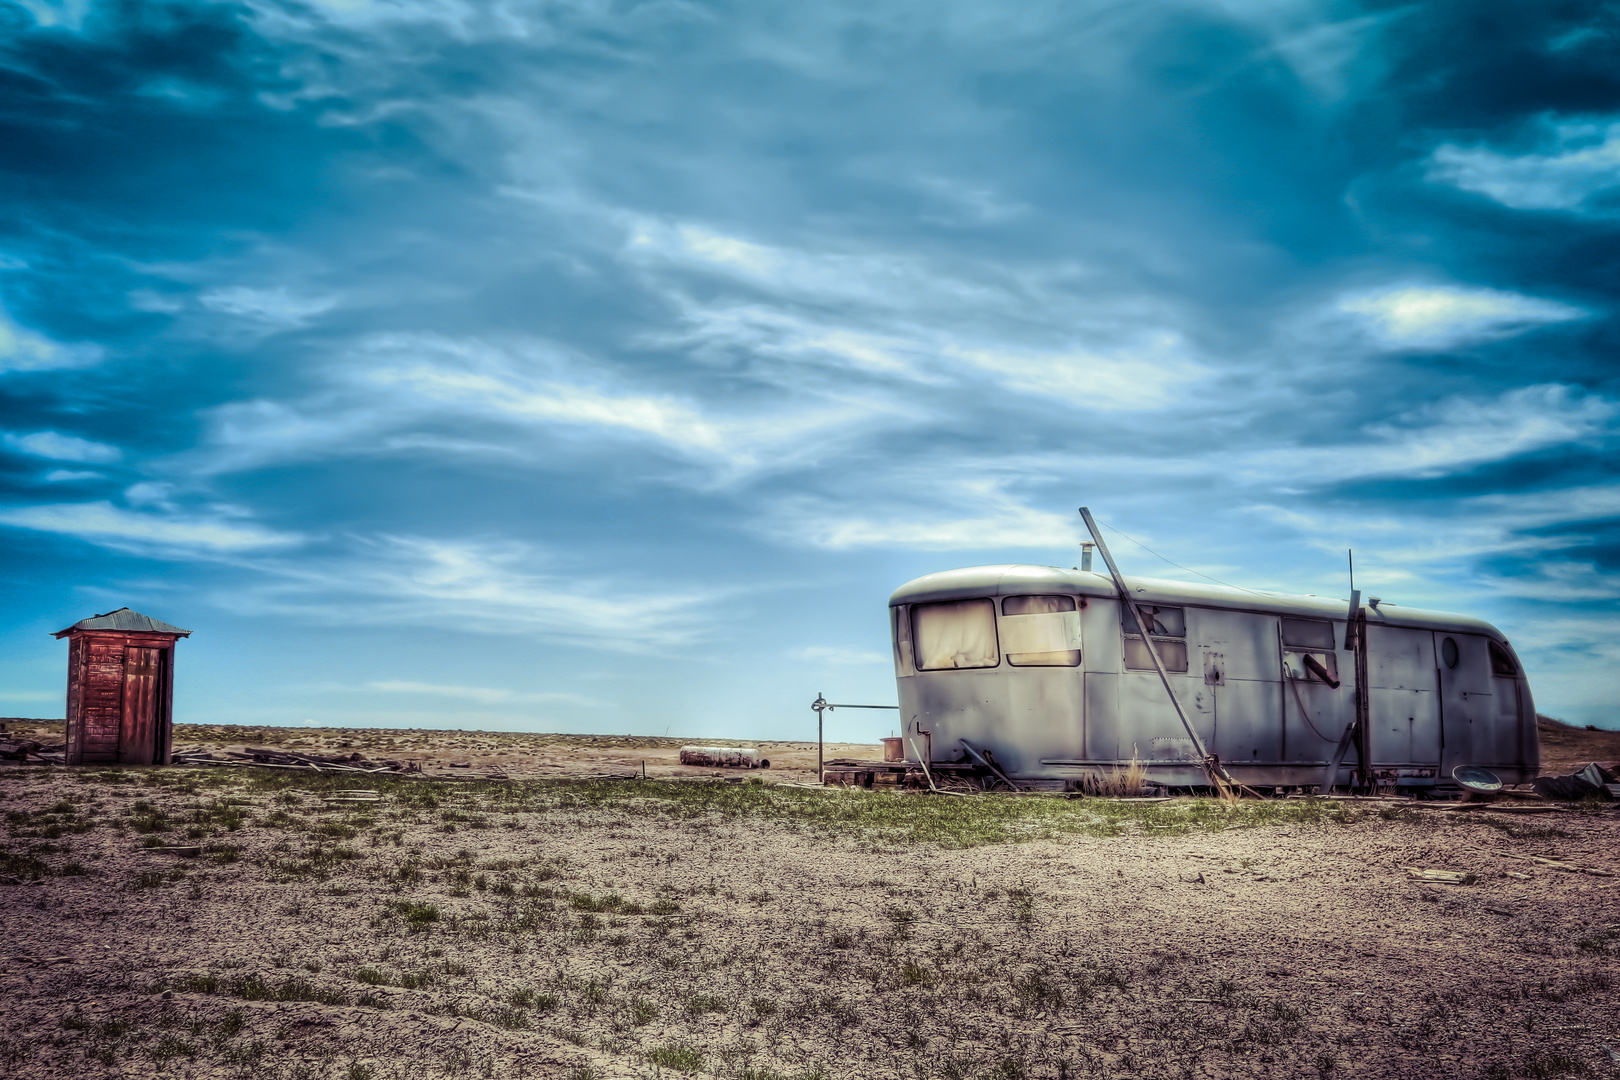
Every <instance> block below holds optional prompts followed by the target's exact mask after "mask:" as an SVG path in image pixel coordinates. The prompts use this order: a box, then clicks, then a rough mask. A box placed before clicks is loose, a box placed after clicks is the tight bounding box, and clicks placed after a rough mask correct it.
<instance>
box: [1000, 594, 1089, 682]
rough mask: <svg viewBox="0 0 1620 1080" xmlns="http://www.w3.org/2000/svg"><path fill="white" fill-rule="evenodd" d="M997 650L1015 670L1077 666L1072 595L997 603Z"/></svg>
mask: <svg viewBox="0 0 1620 1080" xmlns="http://www.w3.org/2000/svg"><path fill="white" fill-rule="evenodd" d="M1001 615H1002V619H1001V647H1002V648H1003V649H1006V650H1007V663H1009V664H1012V665H1013V666H1015V667H1078V666H1079V664H1080V612H1079V610H1078V609H1077V608H1076V607H1075V604H1074V597H1072V596H1008V597H1005V598H1003V599H1002V601H1001Z"/></svg>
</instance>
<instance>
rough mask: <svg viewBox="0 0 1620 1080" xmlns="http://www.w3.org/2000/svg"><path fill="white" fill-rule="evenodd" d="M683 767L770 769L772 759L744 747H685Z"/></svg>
mask: <svg viewBox="0 0 1620 1080" xmlns="http://www.w3.org/2000/svg"><path fill="white" fill-rule="evenodd" d="M681 764H682V765H701V766H704V767H706V768H715V767H719V768H727V769H768V768H770V767H771V763H770V759H768V758H765V757H761V756H760V753H759V751H758V750H757V749H751V748H748V747H742V746H683V747H681Z"/></svg>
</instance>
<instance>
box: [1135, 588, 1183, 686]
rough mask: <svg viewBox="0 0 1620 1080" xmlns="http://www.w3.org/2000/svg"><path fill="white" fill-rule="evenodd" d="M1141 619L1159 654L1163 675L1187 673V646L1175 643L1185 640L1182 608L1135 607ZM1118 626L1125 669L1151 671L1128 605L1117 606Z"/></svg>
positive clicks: (1150, 660) (1149, 662)
mask: <svg viewBox="0 0 1620 1080" xmlns="http://www.w3.org/2000/svg"><path fill="white" fill-rule="evenodd" d="M1136 606H1137V609H1138V610H1140V611H1141V612H1142V618H1144V619H1146V620H1147V622H1148V632H1149V633H1150V634H1151V635H1152V636H1153V645H1154V647H1155V648H1156V649H1158V651H1159V659H1160V660H1161V661H1162V662H1163V663H1164V669H1165V670H1166V671H1186V670H1187V642H1186V641H1184V640H1179V641H1178V640H1176V639H1177V638H1185V637H1186V636H1187V612H1186V609H1184V608H1178V607H1161V606H1159V605H1156V604H1138V605H1136ZM1119 617H1120V623H1121V625H1123V626H1124V628H1125V666H1126V667H1127V668H1131V669H1134V670H1137V671H1152V670H1153V657H1152V656H1151V655H1150V654H1149V653H1148V647H1147V644H1146V643H1145V642H1144V641H1143V640H1142V634H1141V632H1140V631H1139V630H1138V629H1137V626H1136V620H1135V619H1134V618H1132V617H1131V609H1130V606H1129V605H1128V604H1121V605H1120V606H1119Z"/></svg>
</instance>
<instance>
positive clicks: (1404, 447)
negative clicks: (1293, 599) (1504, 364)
mask: <svg viewBox="0 0 1620 1080" xmlns="http://www.w3.org/2000/svg"><path fill="white" fill-rule="evenodd" d="M1617 417H1620V403H1616V402H1614V401H1610V400H1609V399H1607V398H1605V397H1602V396H1600V395H1597V394H1585V393H1582V392H1581V391H1580V390H1578V389H1576V388H1572V387H1568V386H1561V385H1557V384H1548V385H1541V386H1526V387H1521V388H1519V389H1517V390H1509V391H1507V392H1505V393H1502V394H1498V395H1496V396H1495V397H1492V398H1483V399H1482V398H1477V397H1462V396H1457V397H1449V398H1442V399H1440V400H1438V401H1435V402H1432V403H1429V404H1425V405H1422V406H1420V407H1418V408H1416V409H1409V410H1406V411H1404V412H1402V413H1399V414H1397V415H1396V416H1394V417H1391V418H1390V420H1388V421H1384V422H1379V423H1374V424H1369V425H1367V426H1365V427H1364V428H1362V429H1360V430H1359V431H1354V432H1351V433H1349V437H1348V438H1346V439H1344V440H1333V441H1329V442H1323V443H1317V444H1314V445H1305V446H1301V445H1282V446H1268V447H1265V448H1263V449H1259V450H1251V451H1240V452H1237V453H1223V452H1220V451H1216V452H1214V453H1212V454H1210V455H1209V457H1208V458H1207V459H1206V465H1207V466H1208V468H1210V469H1211V470H1213V471H1215V472H1222V473H1227V474H1229V475H1235V476H1237V477H1239V478H1241V479H1242V480H1244V481H1245V482H1248V483H1257V482H1266V481H1268V480H1269V481H1272V482H1284V481H1292V482H1295V483H1298V484H1302V485H1304V486H1305V487H1307V488H1314V487H1319V486H1324V485H1328V484H1334V483H1339V482H1343V481H1346V480H1352V479H1358V478H1362V477H1372V476H1407V477H1437V476H1445V475H1448V474H1451V473H1455V472H1460V471H1464V470H1467V469H1471V468H1475V467H1477V466H1480V465H1484V464H1488V463H1490V462H1496V461H1507V460H1509V459H1512V458H1515V457H1519V456H1521V455H1524V454H1529V453H1533V452H1535V451H1538V450H1544V449H1546V448H1548V447H1553V446H1562V445H1566V444H1572V443H1581V442H1588V441H1591V440H1595V439H1602V438H1606V437H1609V436H1611V435H1613V434H1614V433H1615V432H1614V423H1613V422H1614V421H1615V419H1616V418H1617Z"/></svg>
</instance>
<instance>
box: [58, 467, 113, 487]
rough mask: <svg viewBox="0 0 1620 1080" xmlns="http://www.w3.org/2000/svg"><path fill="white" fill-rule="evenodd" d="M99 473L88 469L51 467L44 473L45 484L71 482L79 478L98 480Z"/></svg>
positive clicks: (100, 477) (100, 475)
mask: <svg viewBox="0 0 1620 1080" xmlns="http://www.w3.org/2000/svg"><path fill="white" fill-rule="evenodd" d="M102 475H103V474H101V473H98V472H91V471H89V470H88V469H52V470H51V471H50V472H48V473H46V474H45V482H46V483H47V484H71V483H74V482H76V481H79V480H100V479H102Z"/></svg>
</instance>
